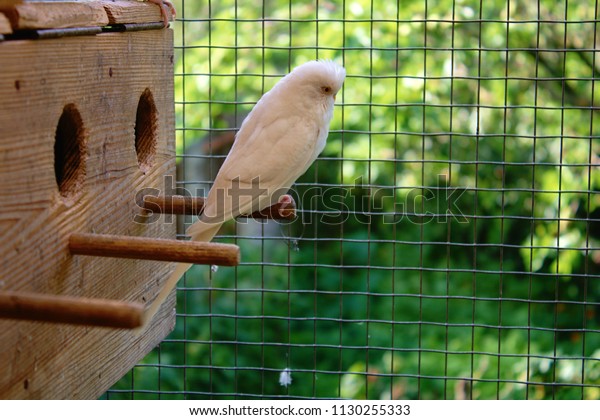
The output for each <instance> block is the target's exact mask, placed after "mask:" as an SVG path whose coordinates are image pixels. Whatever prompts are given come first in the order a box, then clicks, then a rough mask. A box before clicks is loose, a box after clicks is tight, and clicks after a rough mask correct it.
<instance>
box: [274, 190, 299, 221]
mask: <svg viewBox="0 0 600 420" xmlns="http://www.w3.org/2000/svg"><path fill="white" fill-rule="evenodd" d="M277 204H279V208H278V209H277V212H278V213H279V215H280V216H281V217H286V216H287V215H288V213H289V212H290V211H294V210H295V209H296V202H295V201H294V197H292V196H291V195H289V194H284V195H282V196H281V197H279V200H278V201H277Z"/></svg>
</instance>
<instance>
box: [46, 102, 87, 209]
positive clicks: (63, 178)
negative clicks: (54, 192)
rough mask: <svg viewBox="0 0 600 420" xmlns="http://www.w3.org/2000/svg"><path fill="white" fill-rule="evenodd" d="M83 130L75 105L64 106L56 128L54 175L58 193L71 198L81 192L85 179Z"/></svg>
mask: <svg viewBox="0 0 600 420" xmlns="http://www.w3.org/2000/svg"><path fill="white" fill-rule="evenodd" d="M85 154H86V144H85V128H84V126H83V120H82V119H81V114H80V113H79V111H78V110H77V107H76V106H75V104H68V105H65V107H64V108H63V112H62V114H61V116H60V119H59V120H58V125H57V126H56V135H55V142H54V174H55V176H56V184H57V185H58V191H59V192H60V195H62V196H63V197H64V198H72V197H73V196H75V195H76V194H77V193H78V192H79V191H81V189H82V186H83V182H84V179H85Z"/></svg>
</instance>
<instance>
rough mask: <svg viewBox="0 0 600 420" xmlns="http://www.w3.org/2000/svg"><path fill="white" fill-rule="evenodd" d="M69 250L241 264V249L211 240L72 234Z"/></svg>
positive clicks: (219, 263)
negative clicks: (197, 240)
mask: <svg viewBox="0 0 600 420" xmlns="http://www.w3.org/2000/svg"><path fill="white" fill-rule="evenodd" d="M69 249H70V251H71V253H72V254H79V255H93V256H97V257H116V258H132V259H140V260H155V261H175V262H186V263H193V264H211V265H213V264H214V265H222V266H233V265H238V264H239V263H240V249H239V248H238V247H237V246H236V245H228V244H215V243H211V242H196V241H178V240H174V239H157V238H145V237H137V236H120V235H98V234H93V233H74V234H72V235H71V236H70V238H69Z"/></svg>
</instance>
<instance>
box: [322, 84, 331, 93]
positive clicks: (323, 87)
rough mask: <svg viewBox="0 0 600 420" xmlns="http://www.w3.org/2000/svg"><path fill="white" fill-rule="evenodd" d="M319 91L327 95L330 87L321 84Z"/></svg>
mask: <svg viewBox="0 0 600 420" xmlns="http://www.w3.org/2000/svg"><path fill="white" fill-rule="evenodd" d="M321 92H323V93H324V94H326V95H329V94H330V93H331V88H330V87H329V86H321Z"/></svg>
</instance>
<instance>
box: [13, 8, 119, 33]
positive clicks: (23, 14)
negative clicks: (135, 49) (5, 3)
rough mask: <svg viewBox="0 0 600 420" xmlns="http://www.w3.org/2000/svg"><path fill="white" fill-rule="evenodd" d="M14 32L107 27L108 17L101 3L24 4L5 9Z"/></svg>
mask: <svg viewBox="0 0 600 420" xmlns="http://www.w3.org/2000/svg"><path fill="white" fill-rule="evenodd" d="M4 13H5V14H6V16H7V17H8V18H9V20H10V22H11V24H12V27H13V29H14V30H17V29H45V28H76V27H81V26H106V25H107V24H108V16H107V15H106V12H105V10H104V7H103V6H102V4H101V3H99V2H49V3H48V2H45V3H38V2H34V3H23V4H18V5H16V6H14V7H12V8H9V9H5V10H4Z"/></svg>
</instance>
